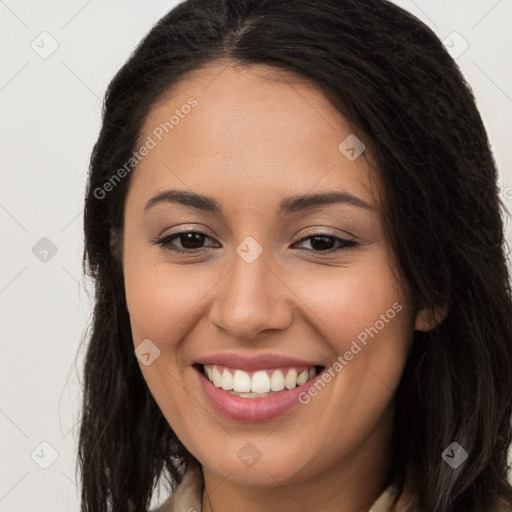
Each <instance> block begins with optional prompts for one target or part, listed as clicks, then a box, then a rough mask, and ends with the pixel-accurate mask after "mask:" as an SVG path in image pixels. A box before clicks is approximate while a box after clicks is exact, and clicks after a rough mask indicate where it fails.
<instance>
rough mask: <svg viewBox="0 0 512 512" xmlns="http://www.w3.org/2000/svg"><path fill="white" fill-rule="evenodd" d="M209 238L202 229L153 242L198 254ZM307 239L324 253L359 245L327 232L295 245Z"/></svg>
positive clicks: (167, 247)
mask: <svg viewBox="0 0 512 512" xmlns="http://www.w3.org/2000/svg"><path fill="white" fill-rule="evenodd" d="M207 238H208V239H210V240H213V239H212V238H211V237H209V236H208V235H206V234H205V233H203V232H201V231H181V232H179V233H174V234H172V235H167V236H165V237H162V238H160V239H157V240H152V243H153V244H155V245H160V246H162V247H164V248H165V249H168V250H170V251H173V252H176V253H185V254H191V253H196V254H197V253H198V252H201V251H202V250H203V249H207V248H208V247H202V246H201V245H202V243H203V242H204V241H205V239H207ZM175 240H179V241H180V244H181V247H176V246H175V245H174V241H175ZM305 241H309V242H310V244H311V247H312V249H305V250H306V251H308V252H315V253H323V254H325V253H331V252H336V251H342V250H346V249H348V248H350V247H354V246H356V245H357V242H355V241H354V240H347V239H345V238H340V237H338V236H334V235H329V234H327V233H314V234H310V235H308V236H306V237H303V238H301V239H300V240H298V241H297V242H295V244H294V245H296V244H300V243H304V242H305ZM336 243H338V245H339V246H338V247H337V248H333V247H332V246H333V245H336ZM210 248H211V247H210Z"/></svg>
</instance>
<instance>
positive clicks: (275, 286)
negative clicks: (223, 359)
mask: <svg viewBox="0 0 512 512" xmlns="http://www.w3.org/2000/svg"><path fill="white" fill-rule="evenodd" d="M292 297H293V294H292V292H291V291H290V290H289V288H288V287H287V286H286V284H285V283H283V281H282V280H281V279H280V278H279V276H278V275H277V273H276V272H275V271H274V270H272V269H271V268H270V267H269V266H268V263H267V261H266V258H265V257H264V256H263V254H262V255H260V256H259V257H258V258H257V259H256V260H255V261H253V262H252V263H248V262H247V261H245V260H244V259H243V258H241V257H239V256H238V254H235V257H234V267H233V268H232V270H231V271H228V273H227V274H226V275H225V276H224V277H223V278H222V279H221V281H220V282H219V285H218V286H217V287H216V295H215V297H214V303H213V306H212V307H211V309H210V313H209V314H210V319H211V321H212V323H213V324H214V325H216V326H217V327H218V328H220V329H223V330H225V331H227V332H228V333H229V335H230V336H232V337H233V338H235V339H237V340H240V341H251V340H253V339H255V338H257V337H258V336H261V334H260V333H262V332H263V331H266V330H268V329H286V328H287V327H288V326H289V325H290V323H291V321H292V318H293V313H292V303H291V298H292Z"/></svg>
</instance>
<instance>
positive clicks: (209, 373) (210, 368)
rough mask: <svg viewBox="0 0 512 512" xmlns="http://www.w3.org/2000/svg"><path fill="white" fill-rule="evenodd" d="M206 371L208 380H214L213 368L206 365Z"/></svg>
mask: <svg viewBox="0 0 512 512" xmlns="http://www.w3.org/2000/svg"><path fill="white" fill-rule="evenodd" d="M204 371H205V372H206V375H208V378H209V379H210V380H212V367H211V366H210V365H205V366H204Z"/></svg>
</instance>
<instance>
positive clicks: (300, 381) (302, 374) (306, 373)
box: [297, 368, 309, 386]
mask: <svg viewBox="0 0 512 512" xmlns="http://www.w3.org/2000/svg"><path fill="white" fill-rule="evenodd" d="M308 378H309V371H308V369H307V368H306V369H305V370H303V371H301V372H300V374H299V376H298V377H297V386H302V384H304V382H306V381H307V380H308Z"/></svg>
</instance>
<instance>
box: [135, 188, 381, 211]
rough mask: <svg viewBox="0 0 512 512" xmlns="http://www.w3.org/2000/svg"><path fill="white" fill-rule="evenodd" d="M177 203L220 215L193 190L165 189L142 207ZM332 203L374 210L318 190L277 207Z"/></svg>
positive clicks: (345, 194) (290, 208)
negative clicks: (315, 192)
mask: <svg viewBox="0 0 512 512" xmlns="http://www.w3.org/2000/svg"><path fill="white" fill-rule="evenodd" d="M162 202H168V203H179V204H183V205H185V206H191V207H192V208H197V209H198V210H204V211H206V212H210V213H216V214H219V215H222V213H223V211H222V207H221V206H220V204H219V203H218V202H217V201H216V200H215V199H213V198H212V197H208V196H204V195H201V194H196V193H195V192H187V191H185V190H166V191H164V192H161V193H160V194H158V195H156V196H154V197H152V198H151V199H150V200H149V201H148V202H147V203H146V206H145V207H144V211H147V210H149V209H150V208H152V207H153V206H155V205H156V204H158V203H162ZM333 203H346V204H351V205H354V206H358V207H360V208H364V209H366V210H375V208H374V207H373V206H371V205H370V204H368V203H367V202H366V201H363V200H362V199H360V198H359V197H356V196H354V195H352V194H349V193H348V192H338V191H329V192H320V193H317V194H306V195H302V196H292V197H287V198H285V199H283V200H282V201H281V203H280V207H279V215H286V214H291V213H295V212H298V211H302V210H306V209H310V208H316V207H318V206H323V205H327V204H333Z"/></svg>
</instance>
